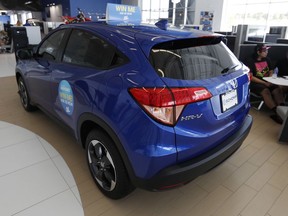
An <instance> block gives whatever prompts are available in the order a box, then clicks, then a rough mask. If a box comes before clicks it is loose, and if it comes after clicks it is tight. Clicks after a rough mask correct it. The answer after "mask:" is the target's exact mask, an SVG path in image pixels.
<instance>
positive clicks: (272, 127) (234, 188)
mask: <svg viewBox="0 0 288 216" xmlns="http://www.w3.org/2000/svg"><path fill="white" fill-rule="evenodd" d="M5 55H7V56H6V57H5ZM5 55H4V56H3V55H2V54H1V55H0V63H1V66H0V76H3V77H4V76H14V66H13V64H14V62H13V58H14V54H5ZM2 57H3V58H2ZM8 58H11V59H12V60H11V59H8ZM2 63H3V64H2ZM6 63H7V64H6ZM4 69H5V72H4V71H3V70H4ZM4 74H5V75H4ZM2 92H3V93H4V94H5V95H3V93H2ZM16 92H17V86H16V82H15V79H14V77H4V78H0V121H1V120H2V121H3V120H4V121H8V122H10V123H13V124H17V125H22V126H23V127H25V128H29V129H30V130H31V131H33V132H34V133H35V134H38V135H41V137H43V138H45V140H48V141H49V143H51V145H52V146H53V147H54V148H55V149H57V150H58V152H60V153H61V156H62V157H63V158H64V159H65V161H66V163H67V164H68V166H69V168H70V169H71V171H72V173H73V176H74V178H75V181H76V185H77V186H78V189H79V193H80V197H81V201H82V206H83V209H84V213H85V216H97V215H101V216H134V215H137V216H147V215H149V216H175V215H179V216H180V215H181V216H182V215H185V216H191V215H193V216H287V215H288V143H278V142H277V137H278V133H279V130H280V125H278V124H276V123H275V122H273V121H272V120H271V119H270V118H269V115H268V114H267V113H265V111H263V110H262V111H255V110H253V109H251V111H250V114H251V115H252V116H253V119H254V123H253V126H252V129H251V132H250V134H249V136H248V137H247V139H246V140H245V141H244V143H243V145H242V146H241V148H240V149H239V150H238V151H237V152H235V154H234V155H232V157H230V158H229V159H228V160H226V161H225V162H224V163H222V164H221V165H220V166H218V167H216V168H215V169H213V170H211V171H209V172H208V173H206V174H204V175H202V176H200V177H198V178H197V179H195V180H194V181H192V182H190V183H189V184H187V185H185V186H183V187H180V188H176V189H174V190H169V191H165V192H156V193H155V192H154V193H152V192H148V191H143V190H140V189H136V190H135V191H134V192H133V193H131V194H130V195H129V196H127V197H126V198H124V199H122V200H118V201H112V200H110V199H107V198H106V197H104V196H103V195H102V194H101V193H100V192H99V190H98V189H97V187H96V186H95V184H94V182H93V180H92V178H91V176H90V173H89V170H88V168H87V164H86V160H85V154H84V151H81V148H80V147H79V146H77V145H76V143H75V140H73V139H72V138H71V135H70V134H67V133H66V132H65V130H63V129H61V128H60V127H58V125H57V124H56V123H55V122H53V121H51V119H50V118H48V117H47V116H46V115H44V114H43V113H42V112H41V111H39V112H34V113H27V112H25V111H24V110H23V108H22V107H21V104H20V101H19V97H18V95H17V93H16ZM2 124H4V125H2V126H1V124H0V143H1V144H0V216H10V215H11V213H12V214H13V215H16V216H19V215H27V216H34V215H41V216H42V215H45V214H46V215H49V216H50V215H56V216H58V215H59V216H66V215H69V216H70V215H73V214H72V213H75V212H76V210H75V212H74V208H75V206H76V207H79V206H80V207H81V201H80V198H79V195H78V192H77V187H75V183H74V179H73V178H72V177H71V174H70V173H69V172H68V171H67V169H66V172H63V171H62V170H63V169H65V168H64V167H65V165H64V164H65V162H64V160H63V159H62V157H61V156H60V155H59V154H58V153H57V152H56V151H55V150H53V147H52V146H51V145H49V144H47V142H45V141H43V139H41V138H40V137H39V136H36V135H35V134H34V135H31V133H30V132H27V131H25V130H21V129H20V128H17V127H16V128H14V129H13V130H15V132H14V133H13V134H11V131H10V130H11V128H13V127H14V126H13V125H9V127H6V126H5V123H2ZM9 131H10V132H9ZM9 133H10V135H8V134H9ZM15 134H17V136H13V135H15ZM11 136H12V138H13V139H14V141H13V140H12V139H11ZM33 137H34V138H33ZM35 137H36V138H35ZM38 142H40V144H41V145H37V144H36V143H38ZM45 143H46V144H45ZM74 144H75V145H74ZM41 146H42V147H43V148H44V149H43V148H42V147H41ZM27 149H32V150H31V151H32V152H23V151H25V150H27ZM49 149H50V150H49ZM51 149H52V150H51ZM36 150H38V153H37V154H39V155H37V156H35V158H30V155H31V153H33V152H35V151H36ZM20 153H21V155H19V156H18V157H17V156H16V154H20ZM8 154H10V155H12V156H11V157H9V156H7V155H8ZM27 157H29V159H27V160H24V159H23V158H27ZM11 158H13V159H11ZM3 160H7V161H8V162H9V163H10V164H9V165H7V166H6V165H5V163H8V162H3ZM3 163H4V164H3ZM59 163H61V164H62V166H58V164H59ZM55 167H57V170H55ZM44 169H45V170H44ZM13 170H14V171H13ZM43 170H44V171H45V172H44V173H43V174H42V172H43ZM39 172H41V174H39ZM5 173H6V174H5ZM59 173H62V174H61V175H60V174H59ZM42 175H43V176H42ZM67 176H68V177H67ZM69 176H70V177H69ZM49 177H50V178H52V179H51V180H49V181H47V179H46V178H49ZM55 182H57V185H54V183H55ZM26 184H27V185H26ZM46 184H47V185H46ZM73 186H74V187H73ZM11 187H12V188H11ZM43 187H44V188H43ZM45 187H47V191H46V190H44V189H45ZM72 193H73V194H72ZM22 199H23V200H24V201H22ZM37 199H39V200H38V202H37V201H36V200H37ZM9 201H10V203H9ZM12 202H13V206H12V205H11V203H12ZM22 202H23V203H22ZM33 203H34V205H33ZM31 205H32V206H31ZM52 206H53V207H52ZM60 208H64V210H65V209H66V208H68V209H69V208H71V211H73V212H70V211H69V212H68V214H67V213H65V212H64V213H62V212H61V213H60V212H59V211H60ZM21 210H22V211H21ZM55 211H58V212H55ZM79 213H80V214H83V212H82V211H81V210H79Z"/></svg>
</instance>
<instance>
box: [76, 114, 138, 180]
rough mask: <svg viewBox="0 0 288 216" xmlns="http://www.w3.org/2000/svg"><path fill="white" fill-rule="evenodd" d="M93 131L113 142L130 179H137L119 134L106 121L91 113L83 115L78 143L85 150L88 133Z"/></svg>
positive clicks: (78, 131) (78, 125)
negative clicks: (101, 132)
mask: <svg viewBox="0 0 288 216" xmlns="http://www.w3.org/2000/svg"><path fill="white" fill-rule="evenodd" d="M93 129H97V130H101V131H103V132H104V133H106V134H107V135H108V136H109V137H110V138H111V139H112V140H113V142H114V144H115V147H116V150H117V151H118V152H119V154H120V155H121V158H122V160H123V163H124V165H125V167H126V170H127V173H128V175H129V178H130V179H131V180H132V179H135V178H136V177H135V173H134V170H133V168H132V165H131V163H130V160H129V158H128V156H127V154H126V151H125V150H124V148H123V146H122V144H121V142H120V140H119V138H118V136H117V134H116V133H115V131H114V130H113V129H112V128H111V127H110V126H109V125H108V124H107V123H106V122H105V121H104V120H102V119H101V118H99V117H97V116H95V115H94V114H91V113H85V114H82V115H81V116H80V118H79V120H78V124H77V138H78V142H79V143H80V144H81V146H82V147H83V148H84V149H85V142H86V137H87V135H88V133H89V132H90V131H91V130H93ZM132 182H133V181H132Z"/></svg>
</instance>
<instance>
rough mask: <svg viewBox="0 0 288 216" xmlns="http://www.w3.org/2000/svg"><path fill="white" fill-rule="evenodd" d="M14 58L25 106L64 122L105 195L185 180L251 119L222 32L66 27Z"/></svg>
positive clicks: (243, 132)
mask: <svg viewBox="0 0 288 216" xmlns="http://www.w3.org/2000/svg"><path fill="white" fill-rule="evenodd" d="M17 59H18V61H17V65H16V79H17V83H18V87H19V95H20V99H21V103H22V105H23V107H24V109H26V110H27V111H32V110H35V108H36V107H37V108H40V109H41V110H43V111H45V113H47V114H49V115H50V116H52V117H53V118H54V119H56V120H58V122H61V123H63V124H64V125H65V126H67V128H68V129H69V130H70V131H71V132H72V134H73V135H74V136H75V138H76V139H77V140H78V141H79V143H80V144H81V145H82V146H83V148H85V149H86V152H87V161H88V166H89V169H90V171H91V174H92V177H93V179H94V180H95V183H96V185H97V186H98V188H99V189H100V190H101V192H102V193H103V194H105V195H106V196H107V197H110V198H112V199H119V198H122V197H124V196H126V195H128V194H129V193H130V192H131V191H133V189H134V188H135V187H140V188H144V189H147V190H152V191H159V190H165V189H169V188H174V187H177V186H180V185H184V184H186V183H188V182H189V181H191V180H193V179H195V178H196V177H197V176H199V175H201V174H203V173H205V172H207V171H208V170H210V169H211V168H213V167H215V166H216V165H218V164H219V163H221V162H222V161H224V160H225V159H227V158H228V157H229V156H230V155H231V154H233V153H234V152H235V151H236V150H237V149H238V148H239V147H240V145H241V144H242V142H243V140H244V139H245V138H246V136H247V135H248V133H249V131H250V128H251V125H252V117H251V116H250V115H249V114H248V112H249V108H250V104H249V82H250V80H249V76H248V74H249V70H248V68H247V67H246V66H244V65H243V64H242V63H240V62H239V61H238V59H237V58H236V57H235V56H234V54H233V53H232V52H231V51H230V50H229V49H228V48H227V47H226V45H225V44H224V43H223V42H222V37H221V35H216V34H212V33H208V32H201V31H197V30H191V31H184V30H179V29H174V28H168V29H160V28H158V27H156V26H148V25H139V26H111V25H108V24H106V23H104V22H87V23H81V24H70V25H63V26H61V27H59V28H57V29H56V30H54V31H53V32H51V33H50V34H49V35H47V36H46V37H45V38H44V39H43V41H42V42H41V43H40V44H39V45H38V46H37V47H36V48H35V49H33V50H31V49H30V50H29V49H22V50H18V51H17Z"/></svg>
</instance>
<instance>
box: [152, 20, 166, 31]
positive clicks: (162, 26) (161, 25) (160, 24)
mask: <svg viewBox="0 0 288 216" xmlns="http://www.w3.org/2000/svg"><path fill="white" fill-rule="evenodd" d="M155 25H156V26H157V27H158V28H160V29H162V30H167V28H168V20H167V19H161V20H159V21H158V22H156V23H155Z"/></svg>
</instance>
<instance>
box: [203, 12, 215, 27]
mask: <svg viewBox="0 0 288 216" xmlns="http://www.w3.org/2000/svg"><path fill="white" fill-rule="evenodd" d="M213 18H214V12H211V11H201V13H200V25H202V26H203V28H202V30H203V31H212V24H213Z"/></svg>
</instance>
